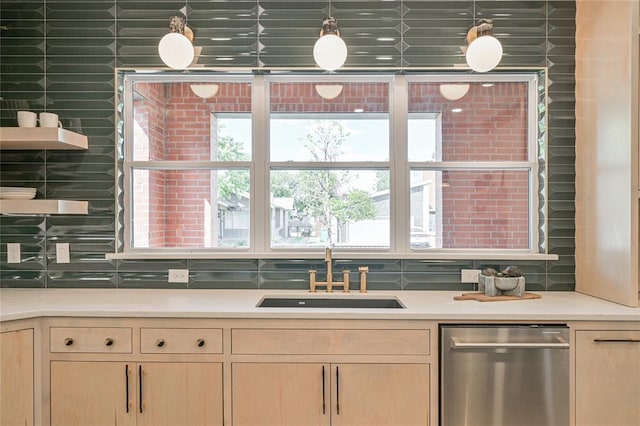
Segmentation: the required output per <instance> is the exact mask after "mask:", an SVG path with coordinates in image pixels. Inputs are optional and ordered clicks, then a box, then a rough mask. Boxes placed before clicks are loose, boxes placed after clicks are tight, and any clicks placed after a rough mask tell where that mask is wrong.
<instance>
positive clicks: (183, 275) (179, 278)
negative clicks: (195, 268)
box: [169, 269, 189, 283]
mask: <svg viewBox="0 0 640 426" xmlns="http://www.w3.org/2000/svg"><path fill="white" fill-rule="evenodd" d="M169 282H170V283H188V282H189V270H188V269H169Z"/></svg>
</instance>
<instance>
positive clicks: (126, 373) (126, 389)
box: [124, 364, 129, 413]
mask: <svg viewBox="0 0 640 426" xmlns="http://www.w3.org/2000/svg"><path fill="white" fill-rule="evenodd" d="M124 379H125V382H124V393H125V397H124V398H125V400H124V406H125V409H126V411H127V413H128V412H129V364H126V365H125V366H124Z"/></svg>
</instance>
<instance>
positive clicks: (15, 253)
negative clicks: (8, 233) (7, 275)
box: [7, 243, 20, 263]
mask: <svg viewBox="0 0 640 426" xmlns="http://www.w3.org/2000/svg"><path fill="white" fill-rule="evenodd" d="M7 263H20V243H7Z"/></svg>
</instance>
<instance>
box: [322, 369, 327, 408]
mask: <svg viewBox="0 0 640 426" xmlns="http://www.w3.org/2000/svg"><path fill="white" fill-rule="evenodd" d="M325 393H326V390H325V388H324V365H323V366H322V415H323V416H324V415H325V414H326V411H325V407H326V399H325V395H324V394H325Z"/></svg>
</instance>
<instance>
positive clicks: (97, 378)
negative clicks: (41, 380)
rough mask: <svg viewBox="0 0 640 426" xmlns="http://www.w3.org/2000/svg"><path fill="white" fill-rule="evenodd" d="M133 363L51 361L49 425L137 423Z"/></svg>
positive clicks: (94, 425)
mask: <svg viewBox="0 0 640 426" xmlns="http://www.w3.org/2000/svg"><path fill="white" fill-rule="evenodd" d="M133 371H134V365H133V363H129V364H127V363H125V362H84V361H71V362H67V361H53V362H51V368H50V373H51V426H72V425H78V426H80V425H91V426H101V425H104V426H107V425H121V426H128V425H129V426H132V425H135V424H136V413H135V411H134V410H135V406H134V403H135V394H134V391H135V389H136V380H135V377H134V375H133Z"/></svg>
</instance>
